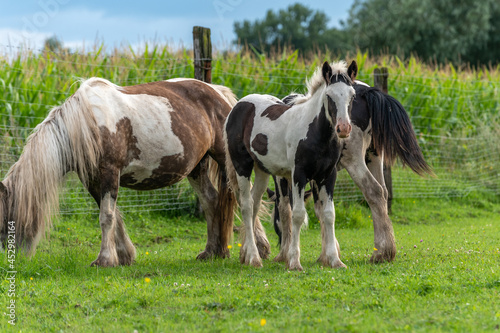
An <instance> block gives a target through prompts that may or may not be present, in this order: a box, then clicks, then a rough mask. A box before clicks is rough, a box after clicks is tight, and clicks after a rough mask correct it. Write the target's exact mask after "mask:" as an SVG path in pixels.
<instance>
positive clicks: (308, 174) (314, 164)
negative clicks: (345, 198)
mask: <svg viewBox="0 0 500 333" xmlns="http://www.w3.org/2000/svg"><path fill="white" fill-rule="evenodd" d="M334 105H335V103H333V102H332V104H330V103H329V108H330V107H331V106H334ZM330 115H332V114H331V113H330ZM335 117H336V114H334V115H333V117H332V118H333V119H335ZM339 159H340V144H339V140H338V138H337V135H336V133H334V124H331V123H330V122H329V121H328V119H327V117H326V111H325V108H324V106H323V107H322V108H321V112H320V113H319V115H318V116H317V117H316V118H314V120H313V122H312V123H310V124H309V129H308V131H307V136H306V138H305V139H303V140H301V141H300V142H299V145H298V147H297V152H296V155H295V172H294V174H293V176H292V177H293V181H294V183H295V184H298V185H299V188H300V189H301V190H303V189H304V188H305V186H306V184H307V183H308V182H309V181H311V180H315V181H316V182H317V183H318V184H321V183H323V182H324V181H325V180H326V179H329V178H331V176H332V173H335V172H336V171H335V168H336V165H337V163H338V161H339ZM328 194H329V195H332V193H328Z"/></svg>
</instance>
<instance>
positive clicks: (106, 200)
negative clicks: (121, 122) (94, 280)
mask: <svg viewBox="0 0 500 333" xmlns="http://www.w3.org/2000/svg"><path fill="white" fill-rule="evenodd" d="M119 174H120V172H119V170H118V169H117V168H115V167H113V166H107V167H105V168H101V175H100V200H99V201H100V204H99V208H100V213H99V224H100V226H101V232H102V240H101V251H100V252H99V255H98V256H97V259H96V260H94V261H93V262H92V264H91V266H102V267H114V266H117V265H118V264H119V263H120V261H119V258H118V253H117V249H116V242H117V241H119V239H117V231H118V221H117V214H116V200H117V197H118V186H119ZM122 223H123V222H122Z"/></svg>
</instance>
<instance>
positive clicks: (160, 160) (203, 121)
mask: <svg viewBox="0 0 500 333" xmlns="http://www.w3.org/2000/svg"><path fill="white" fill-rule="evenodd" d="M83 89H84V90H85V92H86V95H87V97H88V101H89V103H90V106H91V109H92V110H93V112H94V116H95V118H96V121H97V124H98V126H99V128H100V130H101V135H102V145H103V152H104V156H103V158H104V159H107V162H106V163H111V164H113V165H115V166H116V167H118V168H119V169H120V171H121V172H120V173H121V179H120V183H121V186H126V187H131V188H135V189H144V190H147V189H154V188H161V187H164V186H167V185H171V184H174V183H176V182H178V181H180V180H181V179H182V178H184V177H186V176H187V175H188V174H189V173H190V172H191V171H192V170H193V169H194V167H195V166H196V165H197V164H198V163H199V161H200V160H201V159H202V158H203V156H204V155H205V154H206V153H207V151H209V150H210V149H211V148H212V146H213V145H214V142H215V141H216V136H217V135H218V136H219V137H220V140H221V130H222V128H221V127H222V123H223V120H222V119H223V118H224V117H225V115H224V114H225V113H226V114H227V113H228V112H229V110H230V106H229V105H228V103H227V102H226V101H225V100H224V99H223V97H222V96H221V95H220V94H218V93H217V92H216V91H215V90H214V88H212V87H210V86H208V85H207V84H205V83H201V82H199V81H196V80H182V81H177V82H169V81H160V82H153V83H147V84H141V85H136V86H128V87H119V86H116V85H113V84H111V83H109V82H107V81H105V80H102V79H91V80H89V81H87V82H86V84H85V85H84V86H83ZM217 122H220V124H218V123H217Z"/></svg>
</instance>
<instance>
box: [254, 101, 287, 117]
mask: <svg viewBox="0 0 500 333" xmlns="http://www.w3.org/2000/svg"><path fill="white" fill-rule="evenodd" d="M289 108H291V106H289V105H284V104H275V105H271V106H270V107H268V108H267V109H265V110H264V112H262V115H261V116H262V117H267V118H269V119H271V120H276V119H278V118H279V117H281V115H282V114H283V113H285V111H286V110H288V109H289Z"/></svg>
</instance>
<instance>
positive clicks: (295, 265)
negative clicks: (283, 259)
mask: <svg viewBox="0 0 500 333" xmlns="http://www.w3.org/2000/svg"><path fill="white" fill-rule="evenodd" d="M287 268H288V269H289V270H291V271H299V272H301V271H303V270H304V269H303V268H302V265H300V262H299V261H296V262H293V263H288V265H287Z"/></svg>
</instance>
